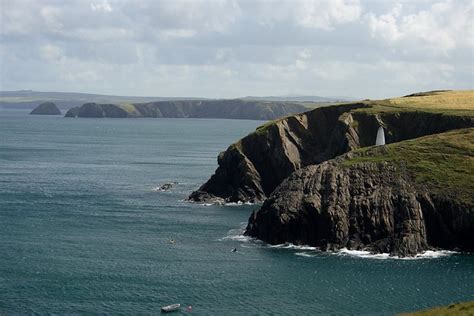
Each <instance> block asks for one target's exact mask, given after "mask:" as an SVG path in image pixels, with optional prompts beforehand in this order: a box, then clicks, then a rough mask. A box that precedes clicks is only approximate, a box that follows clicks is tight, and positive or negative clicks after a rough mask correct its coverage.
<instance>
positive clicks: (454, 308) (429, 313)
mask: <svg viewBox="0 0 474 316" xmlns="http://www.w3.org/2000/svg"><path fill="white" fill-rule="evenodd" d="M458 315H459V316H464V315H474V301H472V302H466V303H456V304H451V305H449V306H443V307H435V308H432V309H428V310H424V311H420V312H414V313H406V314H401V316H458Z"/></svg>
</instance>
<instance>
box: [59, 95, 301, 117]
mask: <svg viewBox="0 0 474 316" xmlns="http://www.w3.org/2000/svg"><path fill="white" fill-rule="evenodd" d="M304 110H306V108H305V107H304V106H303V105H302V104H298V103H294V102H263V101H244V100H240V99H235V100H204V101H199V100H188V101H159V102H150V103H139V104H130V105H114V104H96V103H87V104H84V105H82V106H81V107H79V109H77V110H76V109H74V110H73V109H71V110H70V111H71V112H70V113H69V112H68V113H66V117H110V118H122V117H133V118H140V117H155V118H157V117H167V118H225V119H249V120H273V119H276V118H279V117H282V116H285V115H288V114H294V113H298V112H302V111H304Z"/></svg>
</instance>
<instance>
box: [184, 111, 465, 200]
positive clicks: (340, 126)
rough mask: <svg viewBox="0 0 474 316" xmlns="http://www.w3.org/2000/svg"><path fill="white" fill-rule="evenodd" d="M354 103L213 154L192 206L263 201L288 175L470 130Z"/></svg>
mask: <svg viewBox="0 0 474 316" xmlns="http://www.w3.org/2000/svg"><path fill="white" fill-rule="evenodd" d="M370 109H371V105H370V104H365V103H354V104H346V105H340V106H330V107H324V108H318V109H315V110H312V111H309V112H306V113H302V114H298V115H293V116H290V117H287V118H284V119H282V120H279V121H276V122H273V123H270V124H268V125H266V126H263V127H260V128H258V129H257V130H256V131H255V132H254V133H252V134H250V135H248V136H246V137H245V138H243V139H241V140H240V141H238V142H237V143H235V144H233V145H231V146H230V147H229V148H228V149H227V150H226V151H225V152H223V153H221V154H219V157H218V165H219V166H218V168H217V170H216V172H215V174H214V175H213V176H212V177H211V178H210V179H209V181H208V182H206V183H205V184H204V185H202V186H201V187H200V188H199V189H198V190H197V191H195V192H193V193H192V194H191V195H190V196H189V199H190V200H192V201H197V202H217V203H219V202H237V201H250V202H259V201H263V200H264V199H265V198H266V197H267V196H268V195H269V194H270V193H271V192H272V191H273V190H274V189H275V188H276V187H277V186H278V185H279V184H280V183H281V181H283V179H285V178H286V177H288V176H289V175H290V174H291V173H292V172H294V171H295V170H298V169H300V168H302V167H304V166H308V165H312V164H318V163H321V162H323V161H326V160H329V159H332V158H334V157H336V156H338V155H341V154H343V153H346V152H349V151H351V150H354V149H357V148H361V147H367V146H372V145H374V144H375V139H376V135H377V130H378V128H379V126H381V125H382V126H383V127H384V129H385V138H386V142H387V143H393V142H398V141H402V140H406V139H412V138H417V137H420V136H424V135H430V134H434V133H441V132H445V131H448V130H452V129H457V128H465V127H470V126H474V121H473V120H472V118H471V117H469V116H459V115H447V114H441V113H433V112H426V111H401V112H394V111H387V112H383V111H379V112H377V111H369V110H370Z"/></svg>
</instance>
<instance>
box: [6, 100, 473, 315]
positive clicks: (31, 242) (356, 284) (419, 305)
mask: <svg viewBox="0 0 474 316" xmlns="http://www.w3.org/2000/svg"><path fill="white" fill-rule="evenodd" d="M261 123H262V122H257V121H237V120H207V119H136V120H135V119H66V118H62V117H54V116H28V115H26V112H24V111H15V110H1V109H0V314H2V315H9V314H31V313H39V314H47V313H53V314H64V313H79V314H81V313H101V314H103V313H113V314H115V313H123V314H156V313H159V308H160V307H161V306H163V305H167V304H172V303H181V304H182V305H183V306H188V305H192V312H191V314H196V315H202V314H215V315H230V314H244V315H248V314H276V315H277V314H292V315H295V314H332V315H344V314H374V315H380V314H387V315H390V314H394V313H397V312H402V311H410V310H417V309H423V308H426V307H431V306H436V305H443V304H448V303H452V302H457V301H466V300H473V299H474V256H472V255H471V256H469V255H460V254H452V255H449V256H444V257H439V258H431V259H417V260H399V259H380V258H363V257H360V256H359V257H358V256H353V255H350V254H344V253H333V254H329V253H320V252H317V251H315V250H311V249H301V248H293V247H269V246H267V245H265V244H263V243H259V242H255V241H251V240H248V239H246V238H243V237H241V236H239V235H240V233H241V228H242V227H243V226H244V225H245V223H246V222H247V219H248V216H249V215H250V213H251V211H252V210H253V209H254V208H255V206H250V205H241V206H203V205H197V204H191V203H187V202H185V201H183V199H185V198H186V196H187V195H188V194H189V193H190V192H191V191H192V190H194V189H196V188H198V187H199V186H200V184H202V183H203V182H204V181H206V180H207V179H208V177H209V176H210V175H211V174H212V173H213V172H214V170H215V168H216V165H217V163H216V156H217V154H218V153H219V151H222V150H224V149H225V148H226V147H227V146H228V145H229V144H230V143H232V142H234V141H235V140H237V139H238V138H240V137H242V136H244V135H246V134H247V133H249V132H250V131H252V130H253V129H255V127H256V126H258V125H260V124H261ZM174 181H176V182H178V184H176V185H175V187H174V188H173V189H172V190H171V191H169V192H156V191H154V190H153V188H156V187H157V186H159V185H161V184H163V183H166V182H174ZM170 239H174V240H175V241H176V242H175V243H174V244H171V243H170V242H169V240H170ZM233 247H236V248H237V249H238V252H236V253H232V252H231V251H230V250H231V249H232V248H233ZM180 313H183V314H189V313H188V312H186V311H185V309H182V310H181V312H178V314H180Z"/></svg>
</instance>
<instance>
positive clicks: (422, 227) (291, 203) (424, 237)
mask: <svg viewBox="0 0 474 316" xmlns="http://www.w3.org/2000/svg"><path fill="white" fill-rule="evenodd" d="M377 150H384V148H383V147H381V148H378V149H377ZM351 155H352V154H347V155H345V156H342V157H339V158H337V159H335V160H330V161H327V162H324V163H322V164H319V165H312V166H308V167H305V168H303V169H300V170H298V171H296V172H294V173H293V174H292V175H291V176H290V177H288V178H287V179H286V180H285V181H283V182H282V183H281V185H280V186H279V187H278V188H277V189H276V190H275V191H274V192H273V194H272V195H271V196H270V197H269V198H268V199H267V200H266V201H265V203H264V204H263V206H262V207H261V208H260V209H259V210H257V211H255V212H254V213H253V214H252V216H251V217H250V219H249V224H248V226H247V228H246V232H245V234H247V235H249V236H253V237H256V238H258V239H261V240H264V241H266V242H268V243H271V244H280V243H285V242H291V243H294V244H304V245H311V246H316V247H319V248H320V249H322V250H336V249H340V248H344V247H346V248H349V249H358V250H369V251H372V252H376V253H381V252H383V253H390V254H391V255H396V256H400V257H405V256H413V255H416V254H417V253H420V252H422V251H425V250H427V249H430V248H432V247H440V248H444V249H460V250H465V251H473V250H474V208H473V204H472V201H470V202H469V203H468V204H466V203H465V202H459V201H458V200H456V199H449V198H447V197H443V196H441V195H439V194H433V193H432V192H431V191H430V190H429V189H428V188H421V187H420V186H419V185H417V184H416V183H415V181H413V179H412V175H411V174H410V172H408V171H407V170H406V169H405V168H403V166H400V165H395V164H391V163H387V162H380V163H375V162H363V163H357V164H354V165H351V166H345V165H344V164H343V163H342V162H343V161H344V160H345V159H346V158H347V157H350V156H351Z"/></svg>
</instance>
